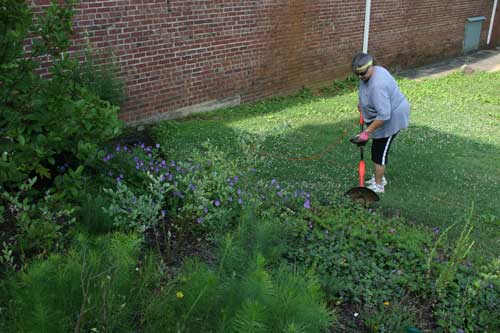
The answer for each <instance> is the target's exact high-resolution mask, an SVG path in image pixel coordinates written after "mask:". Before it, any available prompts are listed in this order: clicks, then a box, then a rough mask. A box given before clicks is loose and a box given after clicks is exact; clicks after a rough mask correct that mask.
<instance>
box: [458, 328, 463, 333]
mask: <svg viewBox="0 0 500 333" xmlns="http://www.w3.org/2000/svg"><path fill="white" fill-rule="evenodd" d="M464 332H465V331H464V330H463V329H461V328H457V333H464Z"/></svg>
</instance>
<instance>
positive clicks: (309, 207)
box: [304, 199, 311, 209]
mask: <svg viewBox="0 0 500 333" xmlns="http://www.w3.org/2000/svg"><path fill="white" fill-rule="evenodd" d="M304 208H305V209H311V203H310V202H309V199H306V201H304Z"/></svg>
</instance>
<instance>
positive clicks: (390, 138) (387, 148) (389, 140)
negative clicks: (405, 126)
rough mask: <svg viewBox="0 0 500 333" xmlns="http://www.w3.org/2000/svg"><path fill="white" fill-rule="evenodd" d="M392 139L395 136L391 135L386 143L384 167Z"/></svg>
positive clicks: (383, 156) (383, 155) (383, 158)
mask: <svg viewBox="0 0 500 333" xmlns="http://www.w3.org/2000/svg"><path fill="white" fill-rule="evenodd" d="M392 137H393V135H391V136H390V137H389V138H388V139H387V142H386V143H385V148H384V153H383V154H382V165H385V158H386V157H387V150H389V146H390V145H391V140H392Z"/></svg>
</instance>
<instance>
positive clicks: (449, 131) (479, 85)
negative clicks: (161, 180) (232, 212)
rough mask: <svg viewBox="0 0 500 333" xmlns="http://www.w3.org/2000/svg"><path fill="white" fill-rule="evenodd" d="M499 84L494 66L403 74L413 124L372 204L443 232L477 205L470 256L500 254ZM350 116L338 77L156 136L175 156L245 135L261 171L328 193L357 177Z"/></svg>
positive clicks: (159, 129)
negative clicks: (321, 87)
mask: <svg viewBox="0 0 500 333" xmlns="http://www.w3.org/2000/svg"><path fill="white" fill-rule="evenodd" d="M499 82H500V73H495V74H487V73H476V74H474V75H471V76H465V75H462V74H460V73H455V74H452V75H449V76H447V77H444V78H440V79H436V80H426V81H421V82H416V81H410V80H400V85H401V88H402V90H403V91H404V92H405V94H406V95H407V96H408V99H409V101H410V103H411V105H412V111H411V125H410V128H409V129H408V130H406V131H404V132H402V133H401V134H400V135H399V137H398V138H397V140H396V141H395V142H394V145H393V148H392V149H393V150H392V154H391V156H390V164H389V166H388V168H387V178H388V180H389V185H388V186H387V187H386V193H385V194H383V195H382V197H381V201H380V203H378V204H377V208H378V209H379V210H381V211H383V212H384V213H386V214H390V215H402V216H405V217H406V218H407V220H408V221H409V222H415V223H419V224H423V225H426V226H428V227H430V228H434V227H439V228H440V229H441V230H443V229H444V228H446V227H447V226H449V225H450V224H452V223H453V222H455V221H460V223H461V222H463V221H464V219H465V217H466V216H467V215H468V214H469V213H470V210H471V207H472V205H474V215H473V216H474V225H475V231H474V239H475V240H476V246H475V249H476V251H475V254H476V255H481V256H486V257H490V258H491V257H493V256H498V253H500V252H499V250H500V134H499V133H500V83H499ZM339 87H341V88H342V89H340V90H339ZM334 91H337V92H336V93H333V92H334ZM357 119H358V113H357V110H356V89H355V88H353V85H352V84H348V83H347V84H346V83H336V85H335V86H334V87H333V88H332V87H330V88H329V89H326V92H325V93H324V94H323V95H321V96H313V95H311V94H308V93H304V94H301V95H298V96H293V97H284V98H275V99H271V100H267V101H264V102H259V103H255V104H252V105H245V106H240V107H235V108H229V109H225V110H219V111H216V112H211V113H208V114H203V115H199V116H196V117H191V118H188V119H183V120H179V121H168V122H164V123H161V124H159V125H157V126H156V128H155V129H154V133H155V137H156V139H157V140H158V141H159V142H160V143H162V144H163V147H168V148H167V151H166V153H168V155H169V156H170V157H171V158H172V159H180V160H184V159H187V158H189V156H190V155H191V154H192V153H193V150H194V149H195V148H199V149H201V147H202V145H203V144H204V143H205V142H206V141H207V140H209V141H210V142H211V143H212V144H213V145H216V146H217V147H218V148H219V149H220V150H222V151H225V152H227V154H228V156H229V158H230V157H231V156H237V155H239V154H242V152H241V151H239V148H238V147H239V146H238V145H237V141H238V138H239V137H241V136H242V135H247V136H248V135H249V136H250V137H252V138H253V139H254V140H257V141H259V142H261V143H262V144H261V145H260V146H258V148H253V151H251V153H254V154H255V156H257V157H258V162H257V163H256V165H255V168H256V169H257V173H256V175H257V176H258V177H260V178H263V179H266V180H271V179H272V178H276V179H278V180H279V181H280V183H281V184H285V185H287V186H289V187H291V188H294V189H303V190H305V191H309V192H311V193H312V194H313V195H314V196H316V197H319V198H328V197H329V196H331V195H332V193H334V192H339V191H340V192H344V191H346V190H347V189H349V188H350V187H354V186H356V184H357V170H356V168H357V164H358V159H359V151H358V149H357V148H356V147H355V146H353V145H352V144H351V143H349V141H348V138H349V137H350V136H352V135H354V134H356V133H357V132H358V124H357ZM367 151H368V153H367V156H366V159H367V161H369V160H370V156H369V155H370V154H369V149H367ZM367 165H368V172H371V170H372V168H371V163H367ZM460 223H459V224H458V225H457V227H456V228H454V229H453V230H452V232H451V234H452V235H457V234H458V233H459V232H460V231H461V228H460Z"/></svg>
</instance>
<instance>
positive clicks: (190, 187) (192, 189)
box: [188, 183, 196, 192]
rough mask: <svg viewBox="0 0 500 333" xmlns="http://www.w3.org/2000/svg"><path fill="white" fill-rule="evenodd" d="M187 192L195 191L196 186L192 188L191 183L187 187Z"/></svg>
mask: <svg viewBox="0 0 500 333" xmlns="http://www.w3.org/2000/svg"><path fill="white" fill-rule="evenodd" d="M188 188H189V190H191V191H193V192H194V190H196V186H194V185H193V184H192V183H189V186H188Z"/></svg>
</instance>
